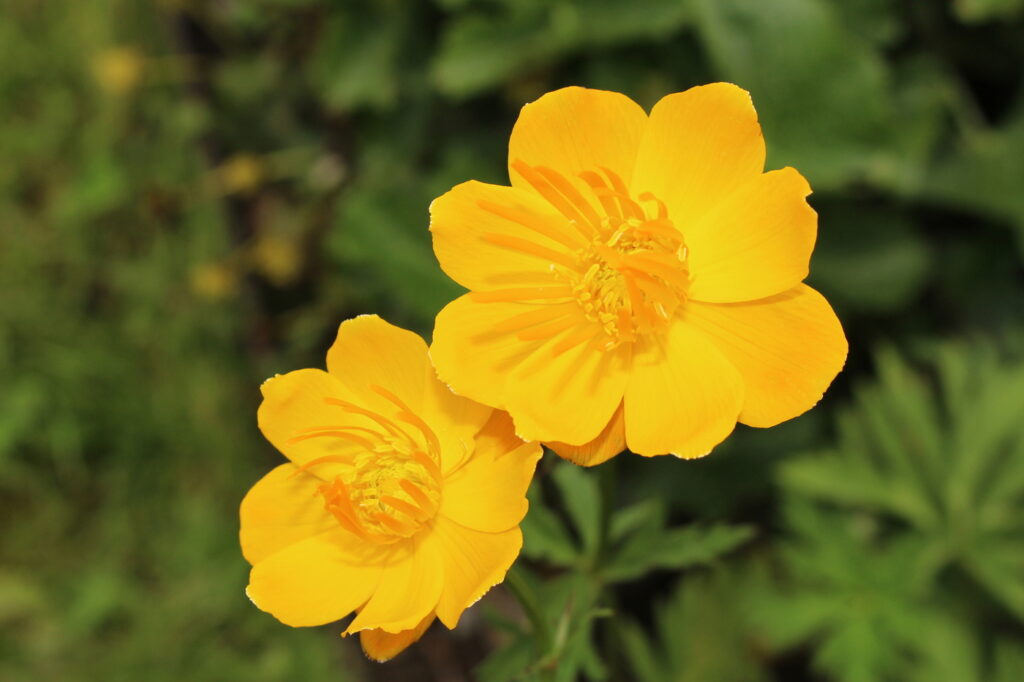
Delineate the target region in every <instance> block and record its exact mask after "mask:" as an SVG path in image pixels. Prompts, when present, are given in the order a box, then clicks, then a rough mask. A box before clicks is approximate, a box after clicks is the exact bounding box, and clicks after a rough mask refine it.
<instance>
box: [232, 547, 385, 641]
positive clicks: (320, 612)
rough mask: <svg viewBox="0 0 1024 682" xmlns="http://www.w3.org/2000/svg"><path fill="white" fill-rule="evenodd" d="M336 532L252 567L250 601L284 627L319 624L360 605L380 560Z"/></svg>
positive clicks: (373, 551) (375, 552)
mask: <svg viewBox="0 0 1024 682" xmlns="http://www.w3.org/2000/svg"><path fill="white" fill-rule="evenodd" d="M355 542H358V539H357V538H355V536H354V535H352V534H351V533H349V532H348V531H345V530H343V529H341V528H338V529H336V530H335V531H334V532H332V533H326V534H323V535H317V536H314V537H311V538H307V539H306V540H303V541H301V542H297V543H295V544H293V545H291V546H290V547H287V548H285V549H282V550H280V551H278V552H276V553H274V554H272V555H270V556H269V557H267V558H266V559H264V560H263V561H260V562H259V563H257V564H256V565H255V566H253V568H252V571H251V572H250V574H249V586H248V587H247V588H246V590H245V592H246V594H247V595H249V599H251V600H252V602H253V603H254V604H255V605H256V606H258V607H259V608H260V609H262V610H263V611H267V612H268V613H270V614H272V615H273V616H274V617H275V618H277V619H278V620H280V621H281V622H282V623H284V624H285V625H291V626H294V627H299V626H306V625H323V624H324V623H330V622H332V621H336V620H339V619H341V618H344V617H345V616H347V615H348V614H349V613H351V612H352V611H354V610H355V609H358V608H359V607H360V606H362V605H363V604H364V603H365V602H366V600H367V599H368V598H369V597H370V595H371V594H373V592H374V590H375V589H376V588H377V583H378V581H379V580H380V577H381V575H382V572H383V568H382V561H383V559H384V556H383V554H382V552H381V550H380V549H378V548H365V547H360V546H356V545H355V544H354V543H355Z"/></svg>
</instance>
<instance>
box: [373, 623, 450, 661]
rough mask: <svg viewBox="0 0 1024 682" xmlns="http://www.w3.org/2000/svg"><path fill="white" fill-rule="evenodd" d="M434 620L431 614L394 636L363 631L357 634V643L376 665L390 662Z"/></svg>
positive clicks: (379, 631) (380, 631) (381, 631)
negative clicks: (414, 625)
mask: <svg viewBox="0 0 1024 682" xmlns="http://www.w3.org/2000/svg"><path fill="white" fill-rule="evenodd" d="M435 618H436V616H435V615H434V614H433V613H431V614H428V615H427V616H426V617H425V618H424V619H423V620H422V621H420V624H419V625H417V626H416V627H414V628H412V629H411V630H402V631H401V632H398V633H395V634H391V633H390V632H384V631H383V630H363V631H362V632H360V633H359V643H360V644H361V645H362V646H363V653H365V654H366V655H367V656H368V657H369V658H371V659H372V660H374V661H377V662H378V663H384V662H385V661H390V660H391V659H392V658H394V657H395V656H397V655H398V654H400V653H402V652H403V651H405V650H406V649H407V648H408V647H409V645H410V644H413V643H414V642H416V641H418V640H419V638H420V637H422V636H423V633H425V632H426V631H427V628H429V627H430V626H431V625H432V624H433V622H434V619H435Z"/></svg>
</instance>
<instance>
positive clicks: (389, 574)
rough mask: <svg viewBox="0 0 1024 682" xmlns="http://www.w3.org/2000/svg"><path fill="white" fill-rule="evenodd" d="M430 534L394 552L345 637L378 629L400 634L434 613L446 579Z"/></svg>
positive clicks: (419, 536) (423, 533)
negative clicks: (371, 594)
mask: <svg viewBox="0 0 1024 682" xmlns="http://www.w3.org/2000/svg"><path fill="white" fill-rule="evenodd" d="M435 526H436V522H435ZM431 535H432V532H431V531H429V530H427V531H424V532H422V533H420V534H419V535H417V536H415V537H414V538H412V539H410V540H409V541H408V542H407V543H404V544H405V545H406V547H405V548H403V549H402V550H400V551H396V552H395V554H394V556H393V560H392V563H389V564H388V565H387V566H385V567H384V570H383V572H382V573H381V576H380V583H379V584H378V585H377V588H376V590H375V591H374V593H373V596H372V597H370V600H369V601H368V602H366V605H365V606H363V608H362V609H361V610H360V611H359V615H358V616H356V617H355V619H353V621H352V623H351V624H349V626H348V629H347V630H345V632H346V634H349V635H351V634H353V633H356V632H359V631H361V630H377V629H381V630H384V631H385V632H390V633H392V634H397V633H399V632H401V631H403V630H409V629H412V628H414V627H416V625H417V624H419V622H420V621H422V620H423V619H424V618H425V617H426V616H427V615H428V614H429V613H432V612H433V611H434V608H435V607H436V606H437V601H438V599H439V598H440V596H441V588H442V586H443V584H444V580H445V576H444V569H443V565H442V563H441V557H440V555H439V554H438V550H437V545H436V543H434V542H431V541H430V536H431Z"/></svg>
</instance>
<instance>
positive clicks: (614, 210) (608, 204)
mask: <svg viewBox="0 0 1024 682" xmlns="http://www.w3.org/2000/svg"><path fill="white" fill-rule="evenodd" d="M580 179H581V180H583V182H585V183H587V184H588V185H590V189H592V190H593V191H594V196H596V197H597V199H598V201H600V202H601V207H602V208H604V212H605V213H607V214H608V216H609V217H611V218H622V213H621V211H619V206H618V204H616V203H615V199H614V197H613V196H612V190H611V189H610V188H609V187H608V185H606V184H605V182H604V180H602V179H601V176H600V175H598V174H597V173H595V172H594V171H583V172H582V173H580Z"/></svg>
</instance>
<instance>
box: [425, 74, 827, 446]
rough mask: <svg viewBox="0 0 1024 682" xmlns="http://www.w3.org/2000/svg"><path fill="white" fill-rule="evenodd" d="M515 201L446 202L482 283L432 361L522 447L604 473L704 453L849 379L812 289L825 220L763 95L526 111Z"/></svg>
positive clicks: (490, 190)
mask: <svg viewBox="0 0 1024 682" xmlns="http://www.w3.org/2000/svg"><path fill="white" fill-rule="evenodd" d="M508 158H509V174H510V176H511V180H512V182H511V185H512V186H511V187H504V186H496V185H487V184H483V183H480V182H466V183H463V184H461V185H458V186H456V187H455V188H453V189H452V190H451V191H449V192H448V193H447V194H445V195H443V196H441V197H440V198H438V199H437V200H436V201H435V202H434V203H433V205H432V206H431V226H430V229H431V231H432V233H433V239H434V251H435V253H436V254H437V257H438V259H439V261H440V263H441V267H442V268H443V269H444V271H445V272H446V273H448V275H449V276H450V277H452V278H453V279H454V280H456V281H457V282H458V283H460V284H462V285H463V286H465V287H466V288H468V289H470V290H471V291H470V293H468V294H466V295H464V296H462V297H461V298H458V299H456V300H455V301H453V302H452V303H450V304H449V305H448V306H447V307H445V308H444V310H442V311H441V313H440V314H439V315H438V317H437V324H436V327H435V331H434V343H433V345H432V346H431V351H430V352H431V357H432V359H433V360H434V363H435V366H436V367H437V370H438V374H439V376H440V377H441V379H442V380H443V381H445V382H446V383H447V384H448V385H450V386H451V387H452V389H453V390H454V391H455V392H456V393H458V394H460V395H465V396H468V397H470V398H472V399H474V400H478V401H480V402H483V403H486V404H488V405H494V406H495V407H500V408H503V409H506V410H508V412H509V413H511V415H512V418H513V419H514V421H515V427H516V433H518V434H519V435H520V436H521V437H523V438H527V439H529V440H540V441H545V442H547V443H548V444H550V445H552V447H554V448H555V449H556V451H558V452H559V454H561V455H562V456H563V457H567V458H569V459H572V460H574V461H577V462H579V463H582V464H588V465H589V464H596V463H598V462H601V461H604V460H606V459H608V458H609V457H612V456H614V455H615V454H617V453H618V452H620V451H621V450H622V449H623V447H625V446H628V447H629V449H630V450H632V451H634V452H636V453H639V454H641V455H660V454H666V453H671V454H674V455H677V456H679V457H687V458H689V457H699V456H702V455H705V454H707V453H708V452H710V451H711V449H712V448H714V447H715V445H717V444H718V443H720V442H721V441H722V440H724V439H725V438H726V437H727V436H728V435H729V433H731V432H732V430H733V428H734V426H735V424H736V422H737V420H738V421H740V422H742V423H744V424H749V425H751V426H760V427H766V426H773V425H775V424H778V423H779V422H781V421H784V420H786V419H790V418H792V417H795V416H797V415H799V414H801V413H803V412H804V411H806V410H808V409H810V408H811V407H812V406H813V405H814V404H815V403H816V402H818V400H820V399H821V396H822V394H823V393H824V391H825V389H826V388H827V387H828V385H829V384H830V383H831V381H832V379H833V378H834V377H835V376H836V374H837V373H838V372H839V370H840V369H841V368H842V366H843V363H844V362H845V359H846V351H847V344H846V338H845V336H844V335H843V330H842V327H841V326H840V324H839V321H838V320H837V319H836V316H835V314H834V313H833V312H832V309H831V308H830V307H829V305H828V303H827V302H826V301H825V299H824V298H822V296H821V295H820V294H818V293H817V292H816V291H814V290H813V289H811V288H809V287H807V286H805V285H804V284H802V283H801V282H802V281H803V279H804V278H805V277H806V276H807V271H808V262H809V259H810V255H811V251H812V249H813V247H814V240H815V235H816V231H817V216H816V214H815V212H814V211H813V210H812V209H811V208H810V206H808V205H807V202H806V200H805V198H806V197H807V195H808V194H810V187H809V186H808V184H807V181H806V180H804V178H803V177H802V176H801V175H800V174H799V173H797V172H796V171H795V170H793V169H792V168H784V169H782V170H777V171H771V172H768V173H765V172H764V160H765V146H764V140H763V138H762V135H761V128H760V126H759V125H758V122H757V114H756V113H755V111H754V107H753V104H752V102H751V100H750V95H749V94H748V93H747V92H745V91H744V90H741V89H740V88H738V87H736V86H734V85H731V84H728V83H714V84H711V85H705V86H701V87H695V88H692V89H690V90H687V91H686V92H682V93H677V94H673V95H669V96H667V97H665V98H663V99H662V100H661V101H660V102H658V104H656V105H655V107H654V109H653V110H652V111H651V113H650V116H648V115H647V114H646V113H645V112H644V110H643V109H641V108H640V107H639V106H638V105H637V104H636V103H634V102H633V101H632V100H630V99H629V98H627V97H625V96H623V95H620V94H618V93H612V92H604V91H599V90H587V89H584V88H576V87H573V88H565V89H562V90H558V91H555V92H552V93H549V94H547V95H544V96H543V97H541V98H540V99H539V100H537V101H536V102H534V103H532V104H528V105H527V106H526V107H524V108H523V110H522V113H521V114H520V116H519V120H518V121H517V122H516V125H515V127H514V129H513V130H512V137H511V139H510V141H509V157H508Z"/></svg>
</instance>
